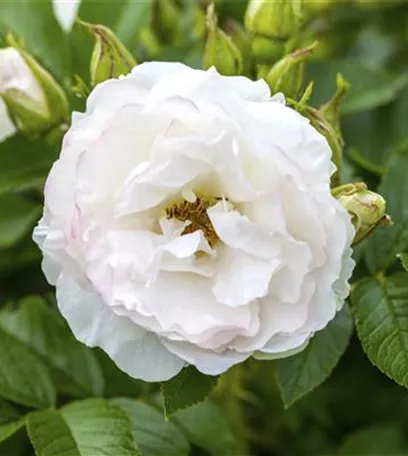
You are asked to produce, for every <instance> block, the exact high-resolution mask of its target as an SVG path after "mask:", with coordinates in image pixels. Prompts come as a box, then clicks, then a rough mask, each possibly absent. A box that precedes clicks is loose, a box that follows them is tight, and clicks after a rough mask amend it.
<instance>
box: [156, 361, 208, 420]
mask: <svg viewBox="0 0 408 456" xmlns="http://www.w3.org/2000/svg"><path fill="white" fill-rule="evenodd" d="M216 382H217V377H210V376H208V375H204V374H202V373H201V372H199V371H198V370H197V369H196V368H195V367H194V366H188V367H185V368H184V369H183V370H182V371H181V372H180V373H179V374H178V375H176V376H175V377H173V378H172V379H171V380H169V381H167V382H163V383H162V392H163V398H164V412H165V414H166V416H170V415H172V414H173V413H175V412H177V410H181V409H183V408H186V407H189V406H190V405H194V404H197V403H198V402H202V401H203V400H204V399H205V398H206V397H207V396H208V395H209V394H210V392H211V391H212V389H213V388H214V386H215V384H216Z"/></svg>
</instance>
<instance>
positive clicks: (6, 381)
mask: <svg viewBox="0 0 408 456" xmlns="http://www.w3.org/2000/svg"><path fill="white" fill-rule="evenodd" d="M0 396H1V397H4V398H6V399H9V400H11V401H14V402H17V403H19V404H22V405H26V406H28V407H34V408H42V407H47V406H49V405H53V404H54V403H55V389H54V385H53V383H52V380H51V378H50V376H49V374H48V370H47V368H46V366H45V365H44V364H43V363H42V361H41V360H40V359H39V358H38V357H37V356H36V355H35V354H34V353H32V352H31V350H30V348H29V347H27V346H26V345H25V344H24V343H23V342H21V341H20V340H19V339H17V338H16V337H15V336H13V335H11V334H9V333H8V332H6V331H4V329H2V328H0Z"/></svg>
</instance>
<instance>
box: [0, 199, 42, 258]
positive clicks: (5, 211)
mask: <svg viewBox="0 0 408 456" xmlns="http://www.w3.org/2000/svg"><path fill="white" fill-rule="evenodd" d="M40 214H41V206H40V205H39V204H38V203H35V202H33V201H30V200H28V199H24V198H22V197H20V196H17V195H0V248H2V249H4V248H7V247H11V246H12V245H14V244H16V243H17V242H18V241H19V240H20V239H21V237H22V236H24V234H26V233H27V232H28V231H29V230H30V229H31V228H32V227H33V225H34V222H35V221H36V220H37V219H38V218H39V216H40Z"/></svg>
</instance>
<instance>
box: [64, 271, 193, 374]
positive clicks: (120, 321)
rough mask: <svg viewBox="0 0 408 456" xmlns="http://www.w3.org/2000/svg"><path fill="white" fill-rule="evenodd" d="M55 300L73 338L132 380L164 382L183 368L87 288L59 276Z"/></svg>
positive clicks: (148, 335)
mask: <svg viewBox="0 0 408 456" xmlns="http://www.w3.org/2000/svg"><path fill="white" fill-rule="evenodd" d="M57 300H58V306H59V309H60V311H61V313H62V315H63V316H64V317H65V319H66V320H67V321H68V324H69V326H70V328H71V329H72V331H73V333H74V334H75V336H76V338H77V339H78V340H80V341H81V342H83V343H84V344H86V345H88V346H89V347H101V348H102V349H103V350H104V351H105V352H106V353H107V354H108V355H109V356H110V357H111V358H112V360H113V361H114V362H115V363H116V364H117V366H118V367H119V368H120V369H121V370H123V371H124V372H126V373H127V374H128V375H130V376H131V377H134V378H140V379H142V380H145V381H148V382H158V381H165V380H168V379H169V378H172V377H174V376H175V375H177V373H178V372H180V370H181V369H182V368H183V366H184V365H185V362H184V361H183V360H182V359H180V358H179V357H177V356H176V355H174V354H172V353H170V352H169V351H168V350H167V349H166V348H165V347H164V346H163V344H162V343H161V342H160V340H159V339H158V337H157V336H156V335H155V334H153V333H150V332H147V331H145V330H144V329H142V328H141V327H139V326H137V325H135V324H134V323H133V322H132V321H130V320H129V318H126V317H120V316H117V315H115V314H114V313H113V312H112V310H111V309H110V308H109V307H108V306H107V305H106V304H105V303H104V302H103V301H102V299H101V298H100V296H99V295H98V294H97V293H96V292H95V290H93V289H92V288H91V287H89V286H88V285H79V284H78V283H76V282H74V281H73V280H71V279H69V278H67V277H65V276H61V277H60V279H59V280H58V283H57Z"/></svg>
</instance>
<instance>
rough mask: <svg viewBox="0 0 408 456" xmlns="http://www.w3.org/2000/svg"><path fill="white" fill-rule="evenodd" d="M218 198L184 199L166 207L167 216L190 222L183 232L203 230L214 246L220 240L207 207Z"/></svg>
mask: <svg viewBox="0 0 408 456" xmlns="http://www.w3.org/2000/svg"><path fill="white" fill-rule="evenodd" d="M216 200H217V198H213V199H207V198H198V197H197V198H196V200H195V201H194V202H190V201H182V202H181V203H179V204H174V205H173V206H170V207H168V208H167V209H166V216H167V218H169V219H172V218H175V219H177V220H180V221H182V222H187V221H188V222H190V224H189V225H188V226H186V228H185V229H184V231H183V232H182V235H183V234H189V233H194V232H195V231H197V230H202V232H203V233H204V236H205V238H206V239H207V241H208V243H209V244H210V246H211V247H212V246H213V245H214V244H215V243H216V242H217V241H218V240H219V238H218V236H217V233H216V232H215V230H214V227H213V226H212V223H211V221H210V218H209V217H208V214H207V209H208V208H210V207H211V206H213V205H214V204H215V202H216Z"/></svg>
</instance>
